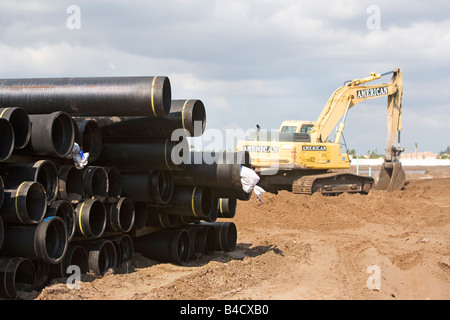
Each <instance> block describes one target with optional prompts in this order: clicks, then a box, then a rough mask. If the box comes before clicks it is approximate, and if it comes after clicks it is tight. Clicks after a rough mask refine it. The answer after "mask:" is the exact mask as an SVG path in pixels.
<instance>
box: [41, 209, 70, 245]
mask: <svg viewBox="0 0 450 320" xmlns="http://www.w3.org/2000/svg"><path fill="white" fill-rule="evenodd" d="M51 216H57V217H60V218H61V219H62V220H63V221H64V224H65V226H66V231H67V241H68V242H70V241H71V240H72V238H73V236H74V235H75V230H76V223H75V220H76V217H75V210H74V208H73V205H72V204H71V203H70V201H69V200H56V201H55V202H53V203H52V204H51V205H49V206H48V208H47V213H46V214H45V217H51Z"/></svg>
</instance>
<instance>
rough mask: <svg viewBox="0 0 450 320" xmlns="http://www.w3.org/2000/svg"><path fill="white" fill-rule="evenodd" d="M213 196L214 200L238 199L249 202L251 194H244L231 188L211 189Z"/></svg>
mask: <svg viewBox="0 0 450 320" xmlns="http://www.w3.org/2000/svg"><path fill="white" fill-rule="evenodd" d="M212 192H213V196H214V197H216V198H229V199H238V200H243V201H248V200H250V198H251V196H252V193H251V192H250V193H248V192H245V191H244V190H243V189H233V188H213V190H212Z"/></svg>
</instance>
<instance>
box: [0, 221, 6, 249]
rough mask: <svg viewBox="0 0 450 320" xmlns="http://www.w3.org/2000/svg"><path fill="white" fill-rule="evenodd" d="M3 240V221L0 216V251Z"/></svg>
mask: <svg viewBox="0 0 450 320" xmlns="http://www.w3.org/2000/svg"><path fill="white" fill-rule="evenodd" d="M4 239H5V225H4V224H3V219H2V217H1V216H0V250H1V249H2V245H3V240H4Z"/></svg>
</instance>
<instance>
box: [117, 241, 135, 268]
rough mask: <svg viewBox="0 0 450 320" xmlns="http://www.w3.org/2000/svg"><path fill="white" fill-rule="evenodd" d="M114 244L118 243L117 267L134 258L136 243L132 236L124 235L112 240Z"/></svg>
mask: <svg viewBox="0 0 450 320" xmlns="http://www.w3.org/2000/svg"><path fill="white" fill-rule="evenodd" d="M112 241H113V242H114V243H117V246H116V248H118V250H117V253H118V255H117V266H118V267H119V266H120V265H121V264H122V263H124V262H129V261H131V260H132V259H133V257H134V243H133V239H132V238H131V236H130V235H129V234H127V233H124V234H122V235H120V236H117V237H115V238H113V239H112Z"/></svg>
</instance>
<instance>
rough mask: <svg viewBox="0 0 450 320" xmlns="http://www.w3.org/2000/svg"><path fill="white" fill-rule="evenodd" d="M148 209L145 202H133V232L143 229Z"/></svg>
mask: <svg viewBox="0 0 450 320" xmlns="http://www.w3.org/2000/svg"><path fill="white" fill-rule="evenodd" d="M148 210H149V209H148V208H147V204H146V203H145V202H139V201H138V202H134V224H133V228H134V229H135V230H140V229H142V228H144V227H145V224H146V222H147V218H148Z"/></svg>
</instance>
